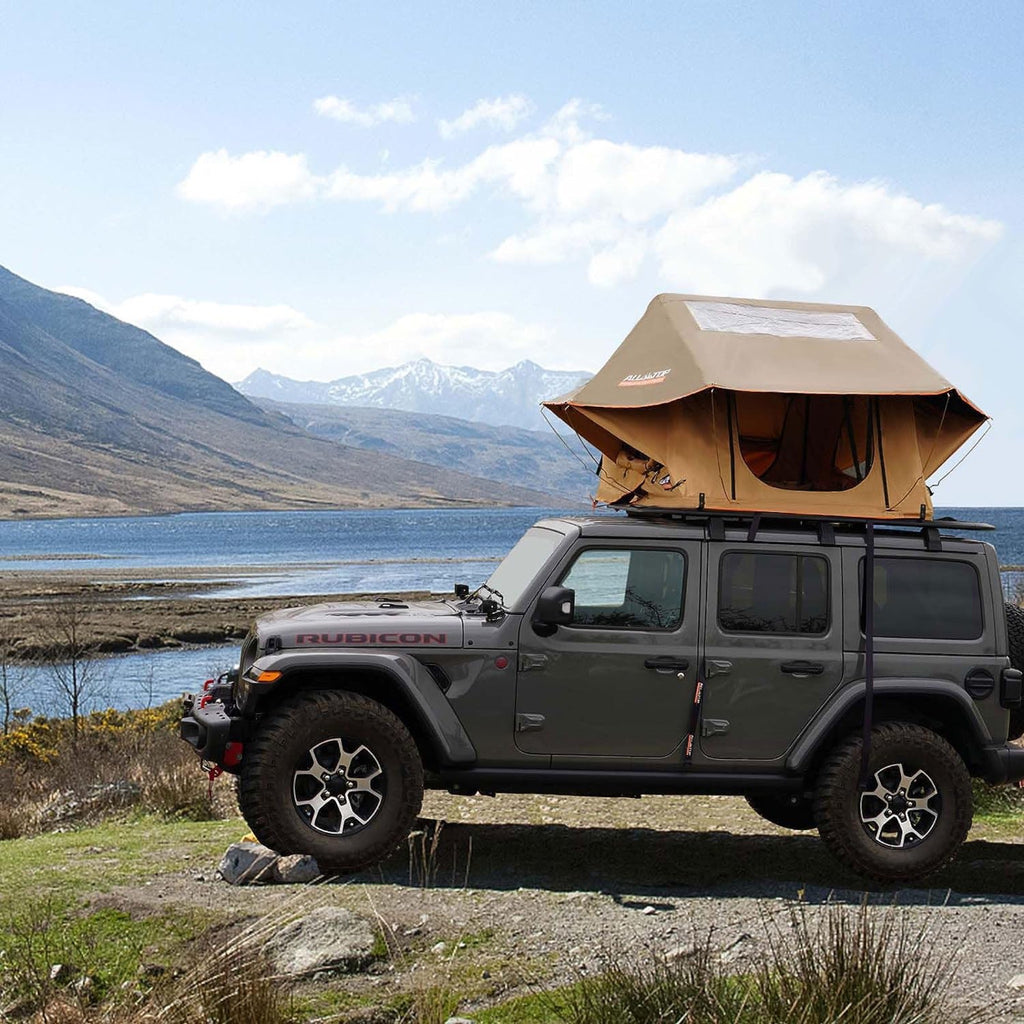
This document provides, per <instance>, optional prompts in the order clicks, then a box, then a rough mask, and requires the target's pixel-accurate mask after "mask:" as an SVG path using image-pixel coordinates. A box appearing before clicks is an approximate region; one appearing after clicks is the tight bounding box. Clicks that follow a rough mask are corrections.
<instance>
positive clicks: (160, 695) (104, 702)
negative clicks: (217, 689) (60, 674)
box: [8, 645, 239, 717]
mask: <svg viewBox="0 0 1024 1024" xmlns="http://www.w3.org/2000/svg"><path fill="white" fill-rule="evenodd" d="M238 651H239V645H232V646H230V647H189V648H180V649H173V650H168V651H147V652H145V653H142V654H121V655H116V656H114V657H110V658H97V659H95V660H94V661H92V662H90V663H89V670H88V673H87V674H86V677H85V678H86V682H85V684H84V686H83V692H82V696H83V702H82V703H83V710H84V711H94V710H99V709H102V708H117V709H118V710H119V711H124V710H126V709H128V708H145V707H151V706H155V705H157V704H163V703H164V702H165V701H168V700H171V699H172V698H173V697H179V696H181V694H182V693H185V692H186V691H188V692H192V691H195V690H198V689H199V688H200V687H201V686H202V683H203V680H204V679H210V678H211V677H215V676H218V675H220V674H221V673H222V672H226V671H227V670H228V669H229V668H231V666H232V665H234V664H235V663H236V662H237V661H238ZM8 672H10V673H11V677H10V678H11V683H12V685H13V689H14V694H15V697H16V700H15V701H14V706H15V707H16V708H21V707H29V708H31V709H32V711H33V713H35V714H44V715H56V716H59V717H65V716H67V715H68V714H70V711H69V709H68V708H67V707H66V706H65V705H64V704H63V703H62V702H61V701H60V700H59V699H58V698H57V697H56V695H55V687H54V679H53V674H52V671H51V670H50V669H48V668H45V667H42V666H27V667H21V666H15V667H13V668H9V669H8Z"/></svg>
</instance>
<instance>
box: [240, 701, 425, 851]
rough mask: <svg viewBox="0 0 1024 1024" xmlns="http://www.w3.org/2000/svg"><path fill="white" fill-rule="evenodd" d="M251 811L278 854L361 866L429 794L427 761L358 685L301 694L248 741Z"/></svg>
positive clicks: (246, 780) (245, 808)
mask: <svg viewBox="0 0 1024 1024" xmlns="http://www.w3.org/2000/svg"><path fill="white" fill-rule="evenodd" d="M238 797H239V804H240V806H241V809H242V814H243V815H244V816H245V820H246V821H247V822H248V823H249V827H250V828H251V829H252V831H253V834H254V835H255V836H256V838H257V839H259V841H260V842H261V843H264V844H265V845H266V846H269V847H270V848H271V849H273V850H277V851H278V852H279V853H308V854H312V856H314V857H315V858H316V861H317V863H318V864H319V865H320V867H321V868H324V869H325V870H330V871H359V870H361V869H362V868H365V867H369V866H370V865H372V864H375V863H376V862H377V861H379V860H381V859H383V858H384V857H386V856H387V855H388V854H389V853H390V852H391V851H392V850H393V849H394V847H395V846H396V845H397V844H398V843H400V842H401V841H402V840H403V839H404V838H405V837H406V836H407V835H408V834H409V830H410V828H411V827H412V824H413V822H414V821H415V820H416V816H417V814H419V810H420V804H421V802H422V800H423V766H422V764H421V762H420V757H419V752H418V751H417V749H416V744H415V742H414V740H413V738H412V736H410V735H409V731H408V729H406V727H405V726H404V725H403V724H402V722H401V720H400V719H399V718H398V717H397V716H396V715H394V714H393V713H392V712H391V711H389V710H388V709H387V708H385V707H384V706H383V705H381V704H378V703H377V702H376V701H374V700H371V699H370V698H368V697H364V696H362V695H361V694H355V693H346V692H343V691H313V692H308V693H300V694H298V695H296V696H295V697H293V698H292V699H290V700H288V701H286V702H285V703H283V704H281V705H280V706H279V707H278V708H276V709H275V710H274V711H273V712H271V713H270V714H269V715H267V717H266V718H265V719H264V720H263V722H262V723H261V724H260V728H259V732H258V733H257V734H256V736H255V738H254V739H252V740H250V741H249V743H248V744H247V745H246V749H245V759H244V761H243V764H242V771H241V776H240V779H239V786H238Z"/></svg>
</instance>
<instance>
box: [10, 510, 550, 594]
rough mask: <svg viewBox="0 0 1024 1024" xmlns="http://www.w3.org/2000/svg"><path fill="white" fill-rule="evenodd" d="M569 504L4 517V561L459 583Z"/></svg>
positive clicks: (264, 577) (445, 587) (253, 582)
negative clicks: (115, 516) (259, 570)
mask: <svg viewBox="0 0 1024 1024" xmlns="http://www.w3.org/2000/svg"><path fill="white" fill-rule="evenodd" d="M564 514H565V509H559V510H553V509H543V508H497V509H495V508H487V509H388V510H382V509H358V510H352V511H341V512H199V513H183V514H180V515H173V516H135V517H126V518H121V519H102V518H96V519H57V520H22V521H16V522H0V571H2V570H3V569H19V570H51V569H74V570H76V571H78V572H84V573H86V574H88V572H89V570H90V567H92V566H96V567H98V568H104V569H108V568H109V569H140V570H142V569H154V568H168V569H177V568H183V567H190V566H196V567H209V566H224V567H228V568H238V569H243V570H249V569H251V568H252V567H267V571H265V572H263V573H260V574H259V575H257V576H256V577H255V578H253V577H251V576H250V577H249V578H246V579H243V580H239V581H229V583H228V584H227V585H225V587H224V588H222V589H219V590H216V591H212V592H210V591H207V592H206V593H207V595H208V596H218V597H223V596H233V597H243V596H255V595H260V594H324V593H332V592H333V593H349V592H352V593H357V592H361V591H394V590H436V591H449V590H451V586H452V583H453V582H455V581H456V580H458V581H459V582H467V583H478V582H481V581H482V580H484V579H486V578H487V576H489V575H490V573H491V571H492V569H493V568H494V565H495V563H496V562H497V561H498V560H499V559H501V558H502V557H504V555H505V554H506V553H507V552H508V550H509V549H510V548H511V547H512V545H513V544H514V543H515V542H516V541H517V540H518V539H519V537H520V535H521V534H522V533H523V531H524V530H525V529H526V528H527V527H528V526H529V525H530V524H531V523H533V522H534V521H536V520H537V519H539V518H542V517H543V516H545V515H564Z"/></svg>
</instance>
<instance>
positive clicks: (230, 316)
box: [57, 286, 322, 380]
mask: <svg viewBox="0 0 1024 1024" xmlns="http://www.w3.org/2000/svg"><path fill="white" fill-rule="evenodd" d="M57 291H60V292H64V293H65V294H66V295H74V296H75V297H76V298H79V299H84V300H85V301H86V302H88V303H89V304H90V305H91V306H95V307H96V308H97V309H100V310H102V311H103V312H104V313H109V314H110V315H111V316H116V317H117V318H118V319H119V320H124V321H125V322H126V323H130V324H135V326H137V327H142V328H144V329H145V330H147V331H149V332H151V333H152V334H154V335H156V337H158V338H159V339H160V340H161V341H163V342H166V343H167V344H168V345H171V346H172V347H173V348H176V349H178V351H179V352H183V353H184V354H185V355H187V356H191V357H192V358H193V359H196V360H198V361H199V362H200V363H201V364H202V365H203V366H204V367H205V368H206V369H207V370H209V371H210V372H211V373H215V374H217V375H218V376H220V377H223V378H224V379H225V380H238V379H240V378H239V376H237V374H238V369H239V367H240V366H249V370H254V369H256V367H257V366H259V365H260V360H261V359H264V358H273V357H274V356H275V354H278V355H279V356H280V357H281V360H282V362H285V363H286V361H287V358H288V356H289V354H290V353H292V352H293V351H295V350H296V349H298V350H299V351H307V352H308V354H309V356H310V358H312V357H313V355H314V354H315V353H316V352H320V354H321V355H322V351H321V350H320V342H318V340H317V339H318V335H319V333H320V330H319V328H318V327H317V325H316V324H315V323H314V322H313V321H312V320H310V318H309V317H307V316H306V315H305V314H303V313H300V312H299V311H298V310H297V309H293V308H292V307H291V306H287V305H284V304H276V305H248V304H242V303H227V302H211V301H207V300H203V299H186V298H182V297H181V296H179V295H161V294H156V293H151V292H147V293H145V294H142V295H134V296H132V297H130V298H127V299H124V300H123V301H122V302H112V301H111V300H109V299H106V298H104V297H103V296H102V295H99V294H97V293H96V292H94V291H91V290H90V289H88V288H79V287H75V286H66V287H61V288H58V289H57ZM250 363H251V365H250ZM249 370H246V371H245V372H244V373H242V374H241V376H245V373H247V372H249ZM282 372H286V371H282Z"/></svg>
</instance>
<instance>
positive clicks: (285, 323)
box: [57, 286, 575, 381]
mask: <svg viewBox="0 0 1024 1024" xmlns="http://www.w3.org/2000/svg"><path fill="white" fill-rule="evenodd" d="M57 291H60V292H63V293H65V294H66V295H74V296H75V297H76V298H80V299H84V300H85V301H86V302H88V303H89V304H90V305H93V306H95V307H96V308H97V309H101V310H103V312H105V313H110V314H111V315H112V316H116V317H117V318H118V319H119V320H124V321H126V322H127V323H131V324H135V325H136V326H138V327H142V328H144V329H146V330H148V331H150V332H152V333H153V334H155V335H156V336H157V337H158V338H159V339H160V340H161V341H164V342H166V343H167V344H169V345H171V346H173V347H174V348H176V349H178V350H179V351H180V352H183V353H184V354H185V355H188V356H191V357H192V358H193V359H197V360H198V361H199V362H200V363H201V364H202V365H203V366H204V367H206V369H208V370H210V371H211V372H212V373H215V374H217V375H218V376H220V377H223V378H224V379H225V380H229V381H236V380H241V379H242V378H243V377H245V376H246V375H247V374H249V373H251V372H252V371H253V370H255V369H256V368H257V367H260V366H262V367H264V368H265V369H268V370H270V371H271V372H273V373H280V374H284V375H286V376H289V377H294V378H298V379H310V380H330V379H333V378H336V377H342V376H345V375H348V374H353V373H362V372H365V371H368V370H376V369H379V368H380V367H382V366H395V365H398V364H399V363H405V362H409V361H411V360H413V359H421V358H427V359H432V360H434V361H435V362H438V363H447V364H454V365H471V366H475V367H479V368H481V369H491V370H503V369H505V368H506V367H508V366H511V365H512V364H513V363H516V362H518V361H520V360H521V359H526V358H530V359H537V358H538V352H539V351H542V350H543V349H544V348H545V347H547V348H549V349H550V348H551V346H552V342H553V341H554V340H555V339H554V334H553V332H552V331H551V330H550V329H549V328H547V327H544V326H542V325H540V324H535V323H525V322H523V321H520V320H518V319H516V318H515V317H514V316H511V315H510V314H508V313H503V312H499V311H494V310H485V311H482V312H475V313H422V312H420V313H408V314H406V315H404V316H400V317H398V318H397V319H396V320H394V321H392V322H391V323H389V324H386V325H384V326H382V327H378V328H371V329H369V330H366V331H363V332H360V333H348V334H341V335H339V334H337V333H336V332H335V331H332V330H331V329H329V328H327V327H324V326H323V325H320V324H316V323H314V322H313V321H312V320H311V319H310V318H309V317H307V316H306V315H305V314H303V313H301V312H299V311H298V310H296V309H294V308H292V307H291V306H287V305H284V304H277V305H244V304H238V303H225V302H211V301H206V300H198V299H186V298H182V297H181V296H178V295H160V294H155V293H146V294H142V295H135V296H132V297H131V298H127V299H125V300H123V301H121V302H112V301H110V300H109V299H106V298H104V297H103V296H102V295H99V294H97V293H96V292H94V291H91V290H90V289H88V288H80V287H75V286H68V287H61V288H58V289H57ZM541 358H543V357H541ZM556 362H557V361H556ZM545 365H554V363H552V360H550V359H547V360H545ZM574 365H575V364H574Z"/></svg>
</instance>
